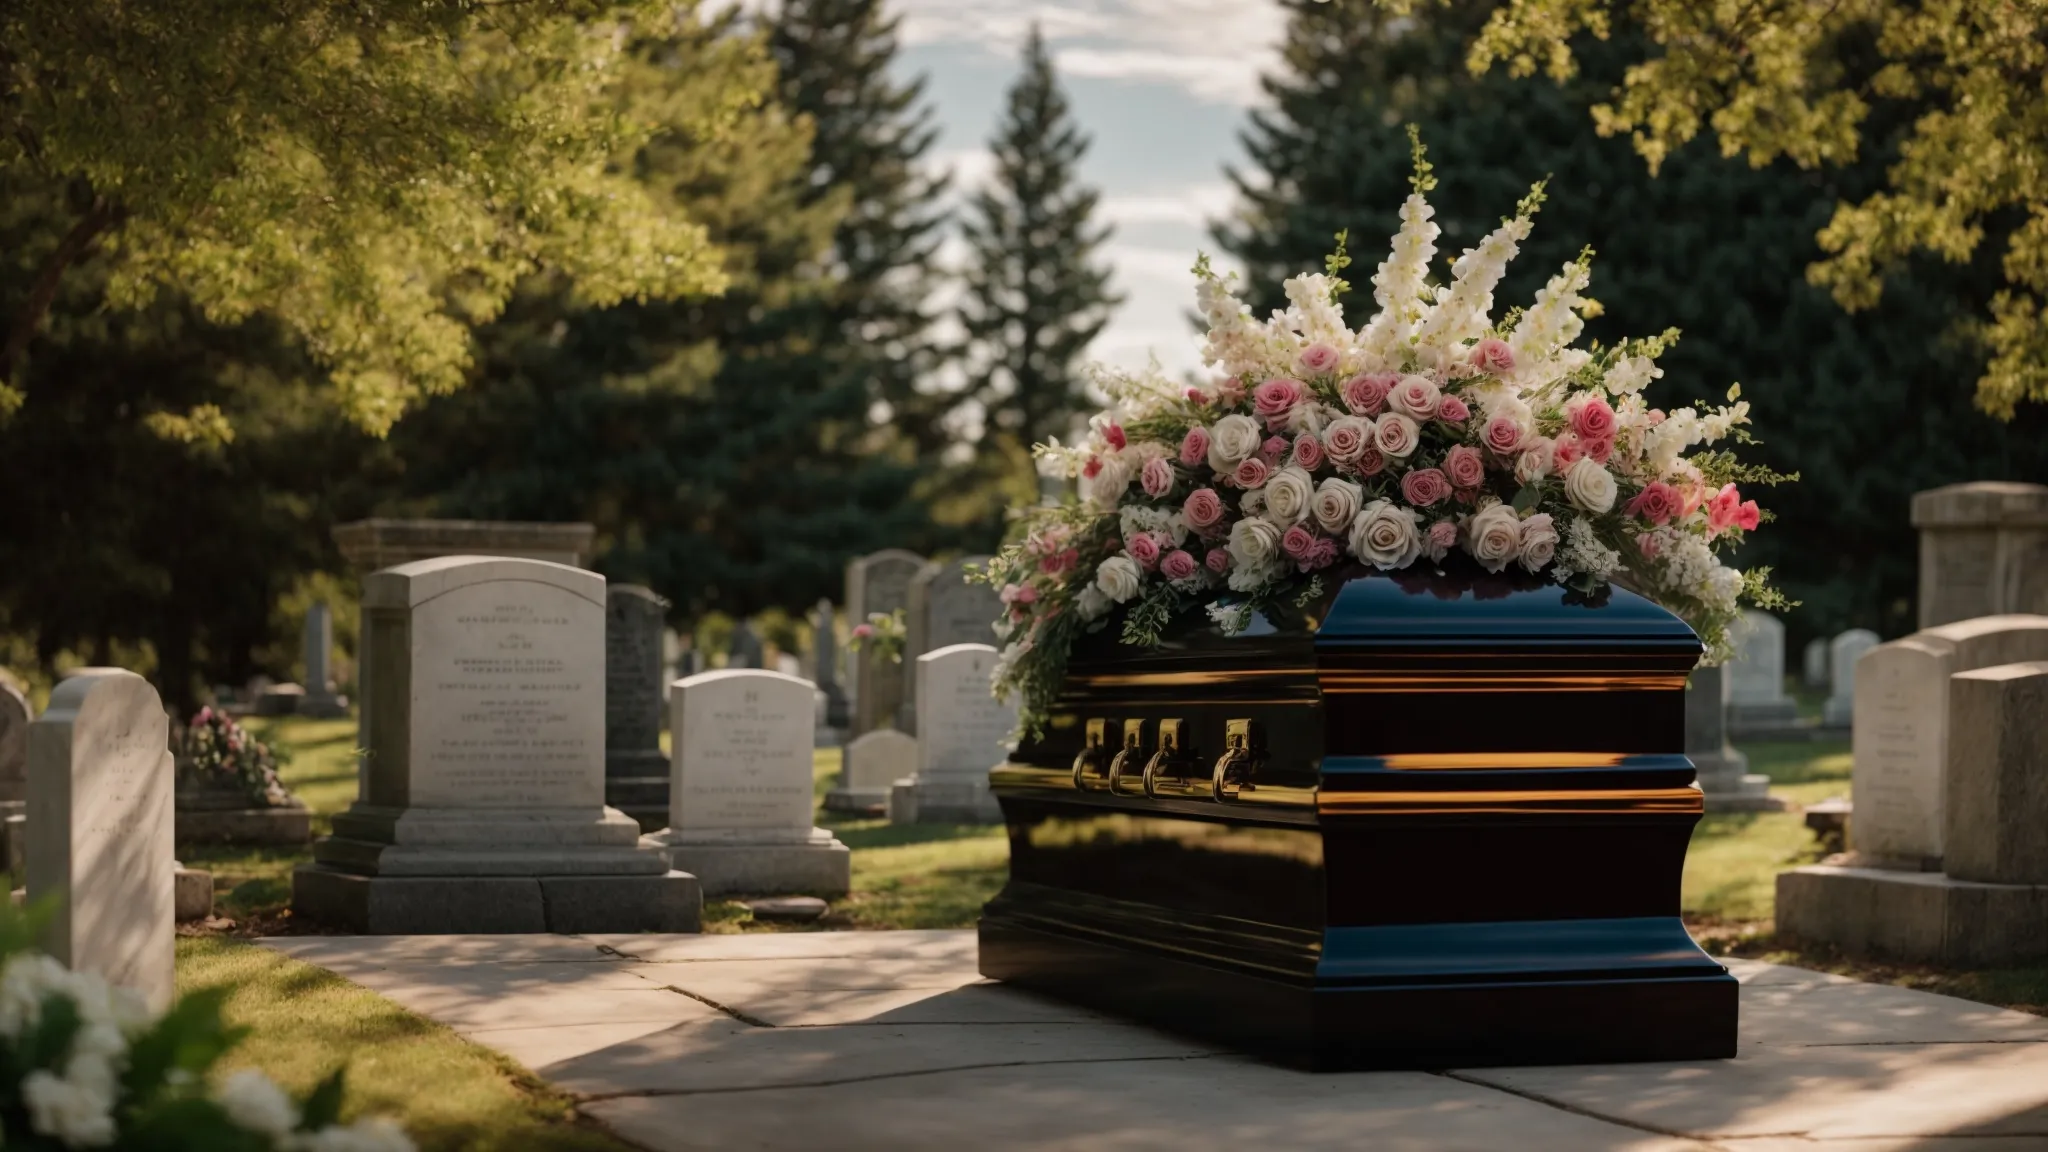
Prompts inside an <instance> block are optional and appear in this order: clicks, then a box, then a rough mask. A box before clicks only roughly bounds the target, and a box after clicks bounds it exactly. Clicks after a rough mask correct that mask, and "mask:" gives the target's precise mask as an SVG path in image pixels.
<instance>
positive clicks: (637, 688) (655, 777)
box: [604, 584, 669, 832]
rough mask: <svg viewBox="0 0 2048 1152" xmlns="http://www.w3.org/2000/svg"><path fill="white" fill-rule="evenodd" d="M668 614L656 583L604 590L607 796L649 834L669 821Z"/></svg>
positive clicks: (605, 786) (609, 800)
mask: <svg viewBox="0 0 2048 1152" xmlns="http://www.w3.org/2000/svg"><path fill="white" fill-rule="evenodd" d="M667 615H668V601H666V600H664V599H662V598H661V597H660V596H658V595H656V594H655V592H654V589H652V588H645V587H642V586H640V585H638V584H611V585H607V586H606V588H605V607H604V800H605V803H606V804H609V805H611V806H612V807H614V808H617V809H618V810H619V811H621V812H624V813H625V814H626V815H628V816H631V817H632V818H633V819H634V820H636V821H637V822H638V823H639V825H640V828H641V830H642V831H647V832H652V831H654V830H655V829H657V828H660V827H661V826H662V825H664V824H666V823H668V776H669V772H668V755H667V754H666V753H664V752H663V751H662V750H661V714H662V700H663V694H662V663H663V662H662V636H663V632H664V629H663V621H664V620H665V619H666V618H667Z"/></svg>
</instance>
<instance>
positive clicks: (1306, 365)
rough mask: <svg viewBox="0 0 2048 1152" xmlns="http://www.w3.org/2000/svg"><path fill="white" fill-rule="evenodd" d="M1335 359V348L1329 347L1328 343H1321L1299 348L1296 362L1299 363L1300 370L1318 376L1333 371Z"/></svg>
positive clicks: (1336, 357)
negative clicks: (1299, 354)
mask: <svg viewBox="0 0 2048 1152" xmlns="http://www.w3.org/2000/svg"><path fill="white" fill-rule="evenodd" d="M1337 360H1338V355H1337V350H1336V349H1335V348H1332V347H1330V346H1329V345H1328V344H1322V343H1316V344H1311V345H1309V346H1308V347H1306V348H1303V349H1302V350H1301V356H1300V357H1299V358H1298V362H1299V363H1300V364H1301V370H1302V371H1304V372H1307V373H1309V374H1310V375H1314V376H1320V375H1322V374H1323V373H1325V372H1332V371H1335V370H1336V368H1337Z"/></svg>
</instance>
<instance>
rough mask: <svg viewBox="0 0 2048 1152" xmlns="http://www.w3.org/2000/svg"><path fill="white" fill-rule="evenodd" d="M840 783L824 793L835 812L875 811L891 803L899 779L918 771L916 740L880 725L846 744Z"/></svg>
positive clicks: (830, 807)
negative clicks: (890, 791) (890, 794)
mask: <svg viewBox="0 0 2048 1152" xmlns="http://www.w3.org/2000/svg"><path fill="white" fill-rule="evenodd" d="M843 755H844V757H845V759H844V760H843V761H842V762H841V765H840V769H839V786H838V787H836V788H834V789H832V791H830V792H828V793H826V794H825V807H826V808H827V809H829V810H831V811H834V812H872V811H875V810H876V809H880V808H885V807H886V806H887V805H888V803H889V789H890V787H891V786H893V785H894V784H895V783H896V781H898V780H902V779H904V778H905V777H908V776H910V775H912V774H914V773H915V772H916V771H917V741H916V739H914V738H913V737H910V736H906V735H904V734H903V733H901V732H898V731H896V730H895V729H893V728H878V729H876V730H875V731H873V732H869V733H868V734H866V735H864V736H859V737H856V738H855V739H853V740H852V741H851V742H849V743H848V744H847V745H846V749H845V752H844V753H843Z"/></svg>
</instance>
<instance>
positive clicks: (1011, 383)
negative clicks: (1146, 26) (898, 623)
mask: <svg viewBox="0 0 2048 1152" xmlns="http://www.w3.org/2000/svg"><path fill="white" fill-rule="evenodd" d="M989 144H990V148H991V150H992V151H993V152H994V153H995V160H996V166H995V174H994V178H993V179H992V180H991V182H990V183H989V185H988V186H987V187H984V188H982V189H981V190H979V191H978V192H977V193H976V194H975V196H974V200H973V203H974V211H973V214H972V218H971V219H969V220H968V221H967V222H966V224H965V228H964V230H965V233H966V239H967V242H968V245H969V247H970V249H971V251H972V255H971V260H970V264H969V267H968V269H967V272H966V285H965V288H966V292H965V299H964V301H963V304H962V307H961V322H962V324H963V326H964V327H965V328H966V331H967V337H968V340H969V346H970V349H971V355H972V360H971V364H972V371H971V378H970V388H971V391H970V395H972V396H973V397H974V398H975V399H976V400H978V401H979V402H980V404H981V406H982V408H983V410H984V411H985V413H986V431H985V432H984V441H985V442H986V441H987V440H989V439H991V438H1000V439H1007V440H1008V441H1009V442H1010V446H1011V451H1010V452H1009V453H1008V455H1007V456H1003V455H999V454H998V453H991V452H987V451H986V450H985V451H984V453H983V459H984V460H991V459H1014V458H1016V456H1017V453H1016V452H1015V448H1016V447H1020V446H1021V447H1024V448H1028V447H1029V446H1030V445H1032V444H1037V443H1041V442H1043V441H1044V440H1045V439H1047V438H1048V437H1050V436H1061V437H1066V436H1068V434H1069V432H1070V430H1071V428H1072V425H1073V423H1074V421H1075V418H1076V416H1077V414H1078V413H1079V412H1080V411H1082V410H1083V409H1084V408H1085V407H1087V406H1088V403H1089V401H1088V396H1087V393H1086V391H1085V383H1086V382H1085V380H1084V378H1083V377H1082V375H1081V372H1080V371H1079V365H1078V361H1079V360H1080V357H1081V354H1082V352H1083V351H1085V350H1086V349H1087V347H1088V345H1089V343H1090V342H1091V341H1093V340H1094V339H1095V337H1096V335H1097V334H1098V333H1100V332H1101V331H1102V329H1103V327H1104V326H1105V325H1106V324H1108V323H1109V318H1110V313H1111V311H1112V310H1113V309H1114V308H1115V307H1116V305H1117V304H1118V303H1120V302H1121V298H1120V297H1119V296H1118V295H1116V294H1115V293H1114V292H1112V291H1111V290H1110V287H1109V269H1108V268H1107V267H1105V266H1103V265H1101V264H1099V263H1098V262H1097V261H1096V258H1095V257H1096V254H1097V251H1098V250H1099V249H1100V248H1101V246H1102V244H1103V242H1104V241H1106V240H1107V239H1108V238H1109V232H1110V230H1109V229H1108V228H1107V227H1097V226H1096V225H1095V224H1094V223H1093V221H1092V217H1093V215H1094V213H1095V207H1096V203H1097V201H1098V200H1099V198H1100V197H1099V195H1098V193H1097V192H1096V191H1095V190H1094V189H1092V188H1088V187H1085V186H1083V185H1082V184H1080V183H1079V181H1078V175H1077V172H1076V167H1077V165H1078V164H1079V163H1080V161H1081V157H1082V155H1083V154H1084V153H1086V152H1087V150H1088V139H1087V137H1086V136H1085V135H1084V134H1083V133H1082V131H1081V129H1080V127H1079V125H1077V124H1076V123H1075V122H1074V120H1073V116H1072V113H1071V112H1070V110H1069V109H1068V106H1067V100H1066V96H1065V95H1064V94H1063V93H1062V92H1061V91H1060V87H1059V80H1058V78H1057V77H1056V76H1055V75H1054V73H1053V67H1052V60H1051V58H1050V57H1049V56H1048V55H1047V54H1046V50H1045V41H1044V40H1043V39H1042V38H1041V37H1040V35H1039V33H1038V29H1037V28H1036V27H1035V26H1034V27H1033V28H1032V30H1031V38H1030V40H1029V41H1027V42H1026V44H1025V47H1024V72H1023V75H1022V76H1020V77H1019V78H1018V79H1017V82H1016V83H1015V84H1014V85H1012V86H1011V88H1010V92H1009V103H1008V107H1007V109H1006V110H1005V113H1004V117H1003V122H1002V124H1001V125H1000V127H999V128H998V129H997V132H996V135H995V138H994V139H993V140H991V141H990V142H989ZM985 447H986V443H985ZM1011 483H1012V484H1013V485H1014V484H1015V478H1011ZM1025 488H1026V490H1027V491H1028V490H1029V486H1028V485H1026V486H1025Z"/></svg>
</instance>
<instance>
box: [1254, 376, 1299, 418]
mask: <svg viewBox="0 0 2048 1152" xmlns="http://www.w3.org/2000/svg"><path fill="white" fill-rule="evenodd" d="M1307 393H1308V390H1307V389H1306V388H1304V387H1303V386H1302V383H1301V381H1299V380H1290V379H1288V378H1287V377H1285V376H1277V377H1275V378H1273V379H1271V380H1268V381H1266V382H1265V383H1264V384H1261V385H1259V386H1258V387H1257V388H1254V389H1252V411H1254V412H1257V413H1258V414H1259V419H1261V420H1264V421H1265V422H1266V423H1268V424H1276V423H1278V422H1280V421H1281V420H1283V419H1285V418H1286V416H1287V414H1288V413H1289V412H1292V411H1294V406H1295V405H1297V404H1299V403H1301V398H1302V397H1303V396H1305V395H1307Z"/></svg>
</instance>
